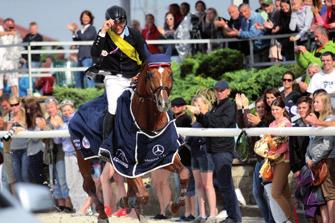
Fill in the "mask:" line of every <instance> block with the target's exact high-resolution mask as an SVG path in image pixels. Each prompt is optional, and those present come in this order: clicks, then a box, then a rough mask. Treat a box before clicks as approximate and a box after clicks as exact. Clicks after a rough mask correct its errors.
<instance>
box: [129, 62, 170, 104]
mask: <svg viewBox="0 0 335 223" xmlns="http://www.w3.org/2000/svg"><path fill="white" fill-rule="evenodd" d="M164 67H169V68H170V67H171V64H170V63H149V64H148V68H147V71H146V73H145V79H144V80H145V83H147V81H150V79H151V78H152V77H153V75H154V74H153V73H151V72H150V71H149V69H151V68H158V69H160V68H162V69H164ZM171 89H172V86H171V87H168V86H166V85H164V84H163V83H161V84H160V85H159V86H157V87H156V88H155V89H153V90H152V89H151V88H150V92H148V93H149V95H147V96H145V95H142V94H140V93H139V92H138V89H136V90H135V94H136V95H137V96H138V97H139V99H140V102H144V101H148V100H149V101H153V102H154V103H157V95H159V94H160V92H161V91H164V90H165V91H166V92H167V93H168V95H169V94H170V92H171Z"/></svg>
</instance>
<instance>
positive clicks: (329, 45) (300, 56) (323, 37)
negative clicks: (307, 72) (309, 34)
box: [295, 27, 335, 69]
mask: <svg viewBox="0 0 335 223" xmlns="http://www.w3.org/2000/svg"><path fill="white" fill-rule="evenodd" d="M314 38H315V44H316V47H315V49H314V50H313V51H308V50H307V49H306V47H305V46H302V45H300V46H297V47H296V49H295V51H296V56H297V63H298V64H299V66H300V67H302V68H303V69H306V68H307V66H308V65H309V64H310V63H317V64H320V65H321V64H322V63H321V60H320V56H321V54H322V53H325V52H327V51H329V52H335V44H334V42H333V41H331V40H329V38H328V32H327V30H326V29H325V28H323V27H318V28H316V29H315V30H314Z"/></svg>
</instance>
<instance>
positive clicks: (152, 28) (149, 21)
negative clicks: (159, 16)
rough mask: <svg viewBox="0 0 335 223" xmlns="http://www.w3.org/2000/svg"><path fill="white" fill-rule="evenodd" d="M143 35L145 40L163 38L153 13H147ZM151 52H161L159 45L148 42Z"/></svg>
mask: <svg viewBox="0 0 335 223" xmlns="http://www.w3.org/2000/svg"><path fill="white" fill-rule="evenodd" d="M141 34H142V37H143V38H144V39H145V40H158V39H162V34H161V33H160V32H159V31H158V29H157V27H156V25H155V17H154V15H153V14H146V15H145V28H144V29H143V30H142V33H141ZM148 48H149V51H150V52H151V53H160V52H161V50H160V49H159V47H158V45H152V44H148Z"/></svg>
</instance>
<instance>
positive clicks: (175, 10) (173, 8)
mask: <svg viewBox="0 0 335 223" xmlns="http://www.w3.org/2000/svg"><path fill="white" fill-rule="evenodd" d="M169 12H171V13H172V14H173V16H174V18H175V20H174V22H175V24H174V26H175V27H176V28H177V27H178V26H179V24H180V23H181V21H182V20H183V16H182V15H181V12H180V7H179V5H178V4H176V3H172V4H170V5H169Z"/></svg>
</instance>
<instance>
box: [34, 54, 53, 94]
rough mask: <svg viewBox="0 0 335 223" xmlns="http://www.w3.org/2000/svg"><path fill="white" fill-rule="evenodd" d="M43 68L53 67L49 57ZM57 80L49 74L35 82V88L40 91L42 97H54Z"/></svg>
mask: <svg viewBox="0 0 335 223" xmlns="http://www.w3.org/2000/svg"><path fill="white" fill-rule="evenodd" d="M42 67H43V68H51V67H52V58H51V57H47V58H46V59H45V62H44V63H43V64H42ZM54 82H55V78H54V77H53V76H52V75H51V74H50V73H49V75H48V76H45V77H39V78H38V79H37V80H36V81H35V88H36V89H37V90H40V93H41V95H53V91H54Z"/></svg>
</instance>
